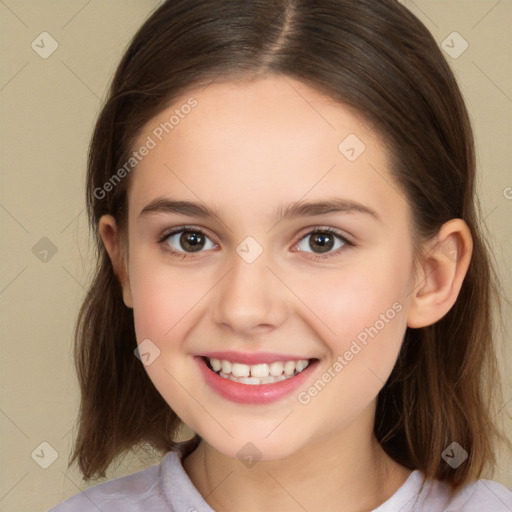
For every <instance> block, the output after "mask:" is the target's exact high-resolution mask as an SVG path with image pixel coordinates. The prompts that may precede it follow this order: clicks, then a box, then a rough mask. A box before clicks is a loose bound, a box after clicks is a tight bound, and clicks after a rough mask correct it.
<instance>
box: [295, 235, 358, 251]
mask: <svg viewBox="0 0 512 512" xmlns="http://www.w3.org/2000/svg"><path fill="white" fill-rule="evenodd" d="M345 245H353V244H351V243H350V242H349V241H348V240H347V239H346V238H344V237H343V236H342V235H340V234H339V233H337V232H336V231H335V230H334V229H332V228H315V229H314V230H313V231H312V232H310V233H308V234H307V235H306V236H303V237H302V238H301V239H300V241H299V243H298V244H297V248H298V250H299V251H303V252H311V253H313V254H315V255H316V256H319V257H322V255H324V254H325V256H324V257H327V256H331V255H334V254H336V253H337V252H338V251H339V249H341V248H342V247H344V246H345Z"/></svg>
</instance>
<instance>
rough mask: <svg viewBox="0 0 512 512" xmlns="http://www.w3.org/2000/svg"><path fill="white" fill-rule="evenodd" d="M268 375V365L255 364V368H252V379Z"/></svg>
mask: <svg viewBox="0 0 512 512" xmlns="http://www.w3.org/2000/svg"><path fill="white" fill-rule="evenodd" d="M247 368H249V367H247ZM233 375H235V374H233ZM268 375H269V369H268V364H265V363H264V364H255V365H254V366H251V377H268Z"/></svg>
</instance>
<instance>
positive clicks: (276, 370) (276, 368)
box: [270, 361, 284, 377]
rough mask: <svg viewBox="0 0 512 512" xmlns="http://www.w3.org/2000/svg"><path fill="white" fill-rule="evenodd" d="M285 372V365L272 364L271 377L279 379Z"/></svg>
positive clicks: (277, 362)
mask: <svg viewBox="0 0 512 512" xmlns="http://www.w3.org/2000/svg"><path fill="white" fill-rule="evenodd" d="M283 371H284V366H283V363H280V362H279V361H276V362H275V363H270V375H272V377H277V376H279V375H281V374H282V373H283Z"/></svg>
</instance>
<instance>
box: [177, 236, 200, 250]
mask: <svg viewBox="0 0 512 512" xmlns="http://www.w3.org/2000/svg"><path fill="white" fill-rule="evenodd" d="M180 244H181V246H182V247H183V248H184V249H185V250H187V251H189V252H197V251H200V250H201V249H202V248H203V245H204V237H203V236H202V235H201V234H200V233H196V232H195V231H184V232H183V234H182V235H181V236H180Z"/></svg>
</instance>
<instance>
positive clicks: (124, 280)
mask: <svg viewBox="0 0 512 512" xmlns="http://www.w3.org/2000/svg"><path fill="white" fill-rule="evenodd" d="M98 231H99V233H100V236H101V239H102V240H103V244H104V245H105V249H106V250H107V252H108V255H109V257H110V261H111V262H112V267H113V268H114V272H115V274H116V276H117V279H118V280H119V282H120V284H121V287H122V288H123V301H124V303H125V305H126V306H127V307H129V308H131V307H133V302H132V294H131V289H130V280H129V278H128V264H127V259H126V257H125V252H126V251H125V250H124V246H123V242H122V240H121V236H120V233H119V230H118V229H117V224H116V220H115V218H114V217H112V215H103V216H102V217H101V218H100V221H99V223H98Z"/></svg>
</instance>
